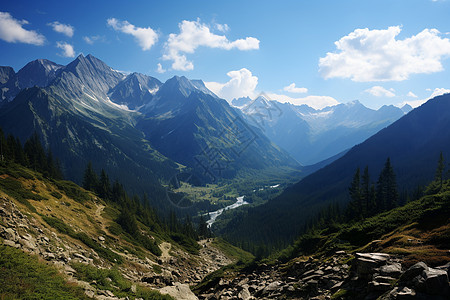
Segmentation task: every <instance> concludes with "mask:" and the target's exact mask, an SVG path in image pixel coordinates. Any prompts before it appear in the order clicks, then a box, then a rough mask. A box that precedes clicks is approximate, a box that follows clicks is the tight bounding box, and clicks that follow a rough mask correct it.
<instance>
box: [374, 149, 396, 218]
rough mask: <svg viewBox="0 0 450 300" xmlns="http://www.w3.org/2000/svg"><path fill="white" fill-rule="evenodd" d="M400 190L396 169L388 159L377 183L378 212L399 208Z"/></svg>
mask: <svg viewBox="0 0 450 300" xmlns="http://www.w3.org/2000/svg"><path fill="white" fill-rule="evenodd" d="M397 203H398V190H397V181H396V178H395V172H394V168H393V167H392V165H391V160H390V158H389V157H388V158H387V160H386V163H385V164H384V168H383V170H382V171H381V173H380V176H379V178H378V182H377V192H376V205H377V208H378V212H381V211H385V210H390V209H392V208H394V207H396V206H397Z"/></svg>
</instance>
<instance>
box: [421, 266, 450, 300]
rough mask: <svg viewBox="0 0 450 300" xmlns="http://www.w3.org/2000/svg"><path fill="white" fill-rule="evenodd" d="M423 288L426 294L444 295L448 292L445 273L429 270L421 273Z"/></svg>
mask: <svg viewBox="0 0 450 300" xmlns="http://www.w3.org/2000/svg"><path fill="white" fill-rule="evenodd" d="M422 274H423V277H424V279H425V288H426V291H427V293H428V294H432V295H444V294H445V293H447V292H448V289H449V283H448V275H447V272H445V271H443V270H438V269H432V268H429V269H428V270H424V271H423V273H422Z"/></svg>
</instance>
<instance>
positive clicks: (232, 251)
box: [212, 238, 255, 263]
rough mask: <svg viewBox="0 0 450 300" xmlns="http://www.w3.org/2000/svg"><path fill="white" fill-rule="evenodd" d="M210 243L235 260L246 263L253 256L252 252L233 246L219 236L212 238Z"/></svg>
mask: <svg viewBox="0 0 450 300" xmlns="http://www.w3.org/2000/svg"><path fill="white" fill-rule="evenodd" d="M212 244H213V246H214V247H216V248H218V249H219V250H221V251H222V252H223V253H225V254H226V255H227V256H228V257H231V258H232V259H234V260H236V261H242V262H244V263H248V262H251V261H252V260H253V259H254V258H255V257H254V256H253V254H251V253H250V252H247V251H245V250H242V249H241V248H238V247H236V246H233V245H231V244H230V243H228V242H227V241H225V240H223V239H221V238H216V239H214V240H213V242H212Z"/></svg>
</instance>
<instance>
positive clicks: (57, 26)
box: [47, 21, 75, 37]
mask: <svg viewBox="0 0 450 300" xmlns="http://www.w3.org/2000/svg"><path fill="white" fill-rule="evenodd" d="M47 25H48V26H50V27H52V28H53V30H54V31H56V32H59V33H62V34H65V35H67V36H68V37H73V32H74V30H75V29H74V28H73V26H71V25H68V24H62V23H59V22H58V21H55V22H52V23H48V24H47Z"/></svg>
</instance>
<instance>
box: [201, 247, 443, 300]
mask: <svg viewBox="0 0 450 300" xmlns="http://www.w3.org/2000/svg"><path fill="white" fill-rule="evenodd" d="M401 262H402V260H401V258H399V257H393V256H390V255H388V254H384V253H356V254H355V255H349V254H346V253H345V252H344V251H339V252H337V253H336V255H334V256H333V257H331V258H329V259H328V260H326V261H323V260H317V259H312V258H309V259H305V260H300V259H299V260H297V261H294V262H291V263H289V264H288V265H284V266H283V267H279V266H266V265H262V266H259V267H258V268H256V269H254V270H252V271H251V272H248V273H242V274H240V275H238V276H237V277H236V278H233V279H230V280H225V279H221V280H220V282H219V283H218V284H217V285H215V286H214V287H211V288H210V289H209V290H207V291H204V293H201V294H200V295H199V299H224V300H225V299H368V300H369V299H385V300H387V299H442V300H444V299H450V289H449V279H448V278H449V273H450V263H449V264H446V265H444V266H440V267H437V268H431V267H428V266H427V265H426V264H424V263H423V262H420V263H417V264H415V265H413V266H412V267H410V268H407V269H406V268H403V267H402V264H401Z"/></svg>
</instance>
